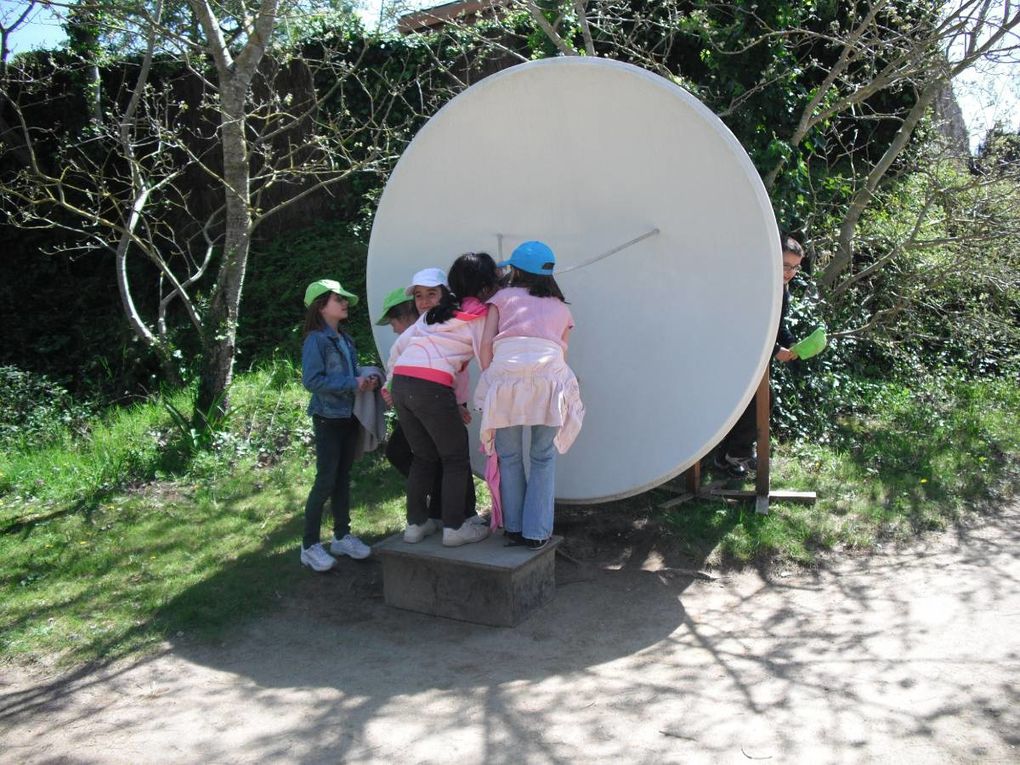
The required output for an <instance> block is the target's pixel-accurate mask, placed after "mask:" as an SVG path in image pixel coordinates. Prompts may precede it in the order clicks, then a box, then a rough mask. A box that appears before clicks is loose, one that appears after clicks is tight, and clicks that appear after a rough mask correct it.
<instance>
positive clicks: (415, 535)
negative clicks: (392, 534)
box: [404, 518, 443, 545]
mask: <svg viewBox="0 0 1020 765" xmlns="http://www.w3.org/2000/svg"><path fill="white" fill-rule="evenodd" d="M441 528H443V524H442V522H441V521H437V520H436V519H435V518H429V519H428V520H427V521H425V523H409V524H407V528H406V529H404V541H405V542H407V543H408V544H412V545H413V544H415V543H416V542H420V541H421V540H423V539H424V538H425V537H427V536H428V535H429V534H435V533H436V532H437V531H439V530H440V529H441Z"/></svg>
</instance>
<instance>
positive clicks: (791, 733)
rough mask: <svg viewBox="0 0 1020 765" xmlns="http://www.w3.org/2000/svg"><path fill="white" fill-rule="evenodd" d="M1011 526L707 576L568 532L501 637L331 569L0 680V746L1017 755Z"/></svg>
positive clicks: (479, 755)
mask: <svg viewBox="0 0 1020 765" xmlns="http://www.w3.org/2000/svg"><path fill="white" fill-rule="evenodd" d="M575 521H576V522H577V523H576V524H575V525H577V524H581V523H583V518H575ZM1018 521H1020V505H1013V506H1010V507H1008V508H1006V509H1004V510H1003V511H1002V512H1001V514H998V515H996V516H994V517H990V518H985V519H983V520H981V521H980V522H979V523H977V524H974V525H971V526H969V527H967V528H962V529H957V530H954V531H952V532H950V533H947V534H943V535H938V536H933V537H929V538H926V539H925V541H924V542H923V543H920V544H918V545H916V546H914V547H912V548H911V549H896V550H893V549H887V550H882V551H880V552H879V553H878V554H874V555H870V556H867V557H852V556H846V555H843V556H839V557H834V558H833V560H832V561H830V562H829V563H827V564H824V565H822V566H820V567H819V568H818V570H816V571H810V572H808V571H803V570H792V569H791V570H789V571H784V570H778V571H776V570H773V571H769V572H759V571H748V572H743V573H740V574H736V575H722V576H720V575H717V574H712V573H711V572H709V573H710V574H711V576H714V577H715V578H708V577H704V576H698V575H697V572H696V571H694V570H692V569H691V568H690V562H689V561H687V562H685V561H684V560H683V559H681V558H679V557H677V556H674V555H673V554H671V553H669V552H668V551H663V550H661V549H659V548H658V547H657V546H656V544H655V539H654V530H647V531H646V532H644V537H642V534H641V533H639V534H638V535H637V536H638V538H637V539H623V540H622V541H621V542H620V543H619V544H617V545H615V546H614V545H612V544H609V543H608V542H607V543H604V544H601V545H600V544H595V543H592V542H591V540H590V539H586V538H584V536H583V535H579V536H580V539H579V541H578V542H576V543H575V544H574V545H573V546H571V545H569V544H568V546H567V551H568V552H571V556H572V557H573V558H574V561H571V560H568V559H566V558H560V559H559V560H558V561H557V580H558V584H557V593H556V597H555V600H554V601H553V602H552V603H551V604H550V605H548V606H546V607H545V608H543V609H542V610H541V611H539V612H537V613H536V614H534V615H532V616H531V617H530V618H529V619H528V620H527V621H525V622H524V623H523V624H521V625H520V626H518V627H517V628H515V629H501V628H491V627H483V626H478V625H472V624H464V623H459V622H454V621H448V620H444V619H438V618H432V617H428V616H422V615H419V614H414V613H408V612H402V611H398V610H395V609H392V608H388V607H387V606H386V605H384V604H383V602H382V599H381V574H380V568H379V564H378V562H372V561H365V562H355V561H344V562H343V563H342V565H341V566H340V568H339V570H338V571H337V572H336V573H334V574H330V575H326V576H313V575H311V574H309V576H308V578H307V579H306V580H302V581H303V584H302V588H301V591H300V592H299V593H297V595H296V596H295V597H294V598H292V599H291V600H290V601H289V602H288V603H287V604H286V605H285V606H283V607H282V608H281V609H280V610H279V611H278V612H276V613H274V614H272V615H271V616H268V617H265V618H261V619H259V620H256V621H253V622H251V623H248V624H246V625H245V626H242V627H239V628H238V630H237V631H236V632H235V633H234V634H233V635H231V636H230V638H229V639H228V640H227V641H226V642H225V643H224V644H222V645H208V644H196V643H193V642H190V641H188V640H186V639H181V640H180V641H178V642H174V643H169V644H167V645H166V646H165V647H164V649H163V650H162V651H161V652H159V653H158V654H155V655H151V656H147V657H144V658H140V659H135V660H132V661H122V662H118V663H115V664H113V665H111V666H105V667H89V668H84V669H79V670H77V671H72V672H65V673H55V672H53V671H52V670H45V669H40V668H34V669H33V668H23V667H22V668H19V667H10V666H8V667H4V668H2V669H0V672H2V675H0V677H2V680H0V761H2V762H4V763H138V762H158V763H199V762H201V763H250V762H285V763H286V762H295V763H336V762H345V763H487V764H488V763H496V764H498V763H590V762H613V763H656V764H657V763H691V762H695V763H696V762H711V763H717V762H718V763H730V762H732V763H747V762H753V761H772V762H810V763H830V762H831V763H858V762H895V763H897V765H906V764H908V763H925V764H926V765H931V764H932V763H942V762H982V763H987V762H1003V763H1005V762H1009V763H1017V762H1020V750H1018V745H1020V544H1018V543H1020V526H1018ZM568 525H569V524H568ZM574 531H575V532H576V531H577V529H576V528H575V530H574ZM639 531H640V530H639ZM620 533H621V537H622V536H623V534H622V532H620ZM567 535H568V539H569V538H570V536H571V530H570V529H569V528H568V529H567ZM695 567H696V564H695ZM692 572H693V573H692Z"/></svg>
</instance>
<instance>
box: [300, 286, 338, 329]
mask: <svg viewBox="0 0 1020 765" xmlns="http://www.w3.org/2000/svg"><path fill="white" fill-rule="evenodd" d="M332 294H333V293H332V292H323V293H322V294H321V295H319V296H318V297H317V298H315V300H313V301H312V302H311V305H309V306H308V310H307V311H305V331H304V334H303V335H302V337H308V336H309V335H310V334H311V333H312V332H317V331H318V330H320V329H325V328H326V320H325V319H323V318H322V309H323V308H325V307H326V303H328V302H329V296H330V295H332Z"/></svg>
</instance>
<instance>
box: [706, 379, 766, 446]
mask: <svg viewBox="0 0 1020 765" xmlns="http://www.w3.org/2000/svg"><path fill="white" fill-rule="evenodd" d="M774 402H775V396H773V395H772V391H771V390H770V391H769V416H770V417H771V415H772V410H773V409H774ZM757 440H758V396H757V394H755V395H754V396H753V397H752V398H751V401H750V403H748V405H747V408H746V409H745V410H744V413H743V414H741V415H740V417H739V419H738V420H737V421H736V422H735V423H734V424H733V427H732V428H730V432H729V433H727V434H726V438H724V439H723V440H722V442H721V443H720V444H719V450H720V451H721V452H722V454H723V456H726V455H729V456H730V457H735V458H744V457H753V456H754V445H755V442H757Z"/></svg>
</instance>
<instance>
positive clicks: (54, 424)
mask: <svg viewBox="0 0 1020 765" xmlns="http://www.w3.org/2000/svg"><path fill="white" fill-rule="evenodd" d="M90 415H91V410H90V408H89V407H88V405H86V404H82V403H79V402H77V401H75V399H74V398H73V397H72V396H71V394H70V393H68V392H67V390H66V389H64V388H63V387H61V386H60V385H57V384H56V383H55V382H53V381H52V380H50V379H49V378H47V377H46V376H45V375H40V374H33V373H31V372H26V371H24V370H22V369H18V368H17V367H14V366H0V448H3V449H5V450H7V449H10V450H14V449H30V448H36V447H41V446H44V445H46V444H50V443H54V442H58V441H61V440H62V439H63V438H64V437H65V436H66V435H67V434H68V432H84V431H85V430H86V427H87V425H86V423H87V420H88V417H89V416H90Z"/></svg>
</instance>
